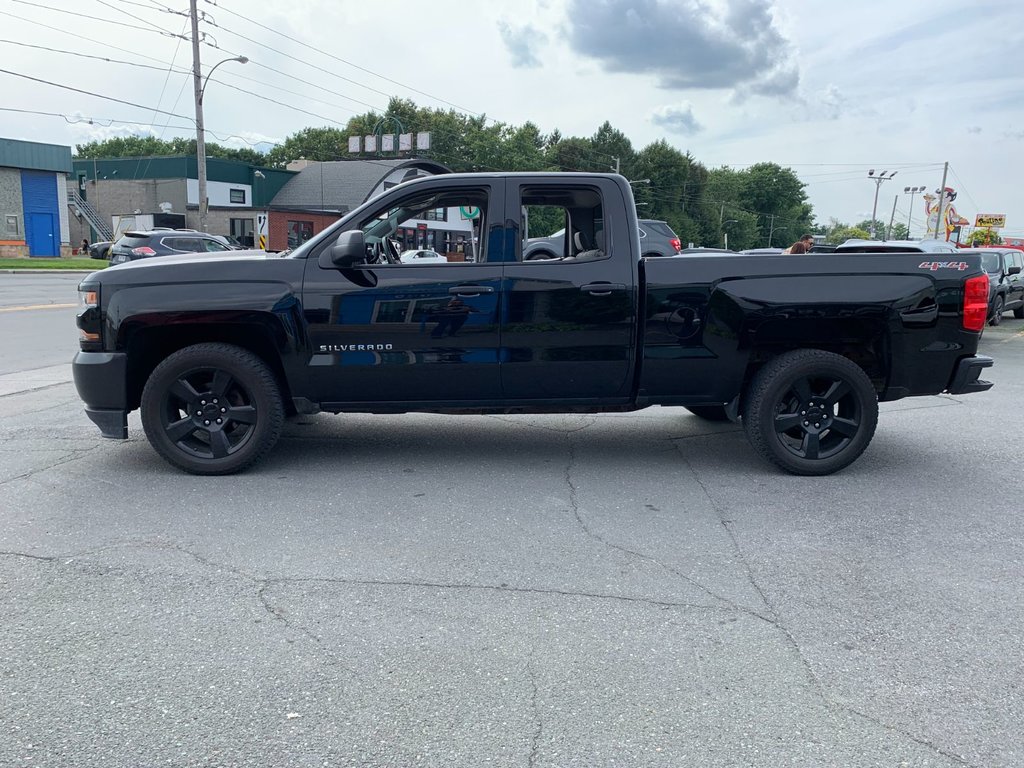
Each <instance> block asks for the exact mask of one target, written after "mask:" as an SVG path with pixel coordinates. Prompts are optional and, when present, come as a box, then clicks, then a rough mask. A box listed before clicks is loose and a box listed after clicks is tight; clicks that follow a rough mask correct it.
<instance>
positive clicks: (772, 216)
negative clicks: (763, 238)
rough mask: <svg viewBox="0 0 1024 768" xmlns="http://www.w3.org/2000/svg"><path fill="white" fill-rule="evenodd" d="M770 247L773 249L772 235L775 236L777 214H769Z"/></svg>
mask: <svg viewBox="0 0 1024 768" xmlns="http://www.w3.org/2000/svg"><path fill="white" fill-rule="evenodd" d="M768 221H769V224H768V247H769V248H771V247H772V235H773V234H775V214H774V213H769V214H768Z"/></svg>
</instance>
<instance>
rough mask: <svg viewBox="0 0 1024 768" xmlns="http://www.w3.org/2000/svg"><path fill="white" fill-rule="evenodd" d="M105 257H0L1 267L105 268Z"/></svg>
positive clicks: (106, 264)
mask: <svg viewBox="0 0 1024 768" xmlns="http://www.w3.org/2000/svg"><path fill="white" fill-rule="evenodd" d="M109 264H110V262H108V261H106V260H104V259H56V258H51V259H40V258H36V259H0V269H58V270H59V269H103V268H104V267H106V266H108V265H109Z"/></svg>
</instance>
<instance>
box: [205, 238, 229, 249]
mask: <svg viewBox="0 0 1024 768" xmlns="http://www.w3.org/2000/svg"><path fill="white" fill-rule="evenodd" d="M203 246H204V247H205V248H206V250H207V251H227V250H229V249H228V247H227V246H226V245H224V243H221V242H218V241H216V240H205V239H204V240H203Z"/></svg>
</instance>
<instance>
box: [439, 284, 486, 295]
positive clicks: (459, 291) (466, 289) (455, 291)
mask: <svg viewBox="0 0 1024 768" xmlns="http://www.w3.org/2000/svg"><path fill="white" fill-rule="evenodd" d="M448 293H450V294H452V295H453V296H479V295H480V294H482V293H494V288H493V286H490V285H453V286H452V287H451V288H449V289H448Z"/></svg>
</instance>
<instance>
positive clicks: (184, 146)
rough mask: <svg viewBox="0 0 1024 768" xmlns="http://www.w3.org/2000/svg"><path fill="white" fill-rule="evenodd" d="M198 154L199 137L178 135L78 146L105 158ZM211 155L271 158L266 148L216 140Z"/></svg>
mask: <svg viewBox="0 0 1024 768" xmlns="http://www.w3.org/2000/svg"><path fill="white" fill-rule="evenodd" d="M195 154H196V140H195V139H186V138H183V137H180V136H178V137H175V138H172V139H158V138H157V137H155V136H119V137H117V138H113V139H106V140H105V141H90V142H87V143H85V144H77V145H76V146H75V157H77V158H85V159H92V158H96V159H99V158H104V157H140V156H141V157H147V156H170V155H192V156H195ZM206 156H207V157H219V158H224V159H227V160H240V161H242V162H244V163H252V164H253V165H263V164H265V163H266V162H267V156H266V155H264V154H263V153H262V152H260V151H258V150H255V149H252V148H246V149H234V148H232V147H225V146H222V145H220V144H217V143H215V142H210V143H208V144H207V145H206Z"/></svg>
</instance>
